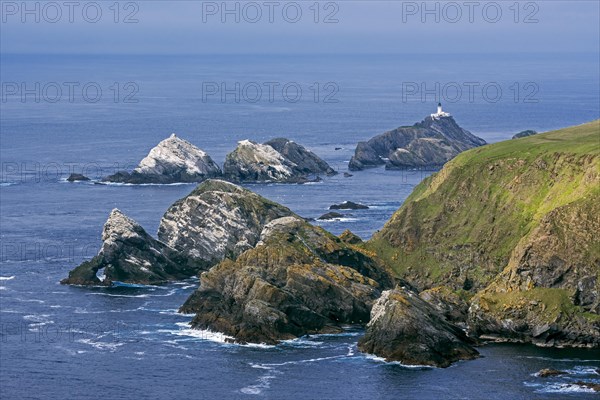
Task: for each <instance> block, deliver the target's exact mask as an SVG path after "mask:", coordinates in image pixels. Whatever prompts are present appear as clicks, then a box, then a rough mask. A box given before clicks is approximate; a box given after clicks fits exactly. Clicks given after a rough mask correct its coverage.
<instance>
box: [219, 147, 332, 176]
mask: <svg viewBox="0 0 600 400" xmlns="http://www.w3.org/2000/svg"><path fill="white" fill-rule="evenodd" d="M319 174H325V175H332V174H335V171H334V170H333V169H332V168H331V167H330V166H329V165H328V164H327V163H326V162H325V161H323V160H321V159H320V158H319V157H317V156H316V155H315V154H314V153H312V152H311V151H309V150H307V149H305V148H304V147H302V146H300V145H299V144H297V143H295V142H292V141H290V140H288V139H283V138H279V139H273V140H271V141H269V142H266V143H265V144H259V143H255V142H251V141H249V140H243V141H241V142H239V143H238V147H237V148H236V149H235V150H234V151H233V152H231V153H229V154H228V155H227V156H226V158H225V164H224V166H223V175H224V177H225V179H227V180H229V181H231V182H281V183H304V182H308V181H309V180H310V179H317V178H318V175H319ZM319 179H320V178H319Z"/></svg>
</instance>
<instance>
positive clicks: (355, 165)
mask: <svg viewBox="0 0 600 400" xmlns="http://www.w3.org/2000/svg"><path fill="white" fill-rule="evenodd" d="M484 144H486V142H485V140H483V139H481V138H478V137H477V136H474V135H473V134H471V133H470V132H469V131H467V130H465V129H463V128H461V127H460V126H458V124H457V123H456V122H455V121H454V118H452V117H450V116H448V117H440V118H433V117H427V118H425V120H423V121H422V122H419V123H417V124H415V125H413V126H405V127H400V128H397V129H394V130H392V131H389V132H385V133H383V134H381V135H378V136H375V137H374V138H372V139H370V140H369V141H367V142H360V143H359V144H358V146H357V147H356V151H355V153H354V156H353V157H352V159H351V160H350V164H349V166H348V168H349V169H350V170H352V171H358V170H361V169H364V168H368V167H375V166H378V165H383V164H385V165H386V168H388V169H403V168H420V167H431V168H435V167H440V166H441V165H443V164H444V163H446V162H447V161H448V160H450V159H452V158H453V157H455V156H456V155H457V154H458V153H460V152H462V151H465V150H468V149H470V148H473V147H477V146H483V145H484Z"/></svg>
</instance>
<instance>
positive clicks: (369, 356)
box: [363, 353, 436, 369]
mask: <svg viewBox="0 0 600 400" xmlns="http://www.w3.org/2000/svg"><path fill="white" fill-rule="evenodd" d="M363 357H365V358H367V359H369V360H373V361H375V362H379V363H384V364H389V365H398V366H400V367H403V368H411V369H423V368H427V369H433V368H436V367H432V366H431V365H418V364H403V363H401V362H400V361H386V360H385V358H383V357H379V356H376V355H373V354H367V353H365V354H363Z"/></svg>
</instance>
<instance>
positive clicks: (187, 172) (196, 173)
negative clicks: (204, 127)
mask: <svg viewBox="0 0 600 400" xmlns="http://www.w3.org/2000/svg"><path fill="white" fill-rule="evenodd" d="M220 176H221V169H220V168H219V166H218V165H217V164H216V163H215V162H214V161H213V160H212V158H210V156H209V155H208V154H206V153H205V152H204V151H202V150H201V149H199V148H198V147H196V146H194V145H193V144H191V143H189V142H187V141H185V140H183V139H181V138H178V137H177V136H176V135H175V134H172V135H171V136H170V137H169V138H167V139H165V140H163V141H162V142H160V143H159V144H158V145H157V146H156V147H154V148H153V149H152V150H150V153H148V155H147V156H146V157H145V158H144V159H143V160H142V161H140V163H139V165H138V166H137V167H136V168H135V169H134V170H133V171H132V172H127V171H119V172H117V173H115V174H113V175H110V176H107V177H105V178H104V179H102V181H104V182H113V183H130V184H144V183H155V184H156V183H159V184H168V183H192V182H201V181H203V180H205V179H208V178H216V177H220Z"/></svg>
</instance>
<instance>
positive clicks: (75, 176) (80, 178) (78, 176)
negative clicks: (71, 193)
mask: <svg viewBox="0 0 600 400" xmlns="http://www.w3.org/2000/svg"><path fill="white" fill-rule="evenodd" d="M89 180H90V178H88V177H87V176H85V175H82V174H71V175H69V177H68V178H67V182H80V181H83V182H85V181H89Z"/></svg>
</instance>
